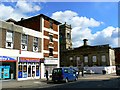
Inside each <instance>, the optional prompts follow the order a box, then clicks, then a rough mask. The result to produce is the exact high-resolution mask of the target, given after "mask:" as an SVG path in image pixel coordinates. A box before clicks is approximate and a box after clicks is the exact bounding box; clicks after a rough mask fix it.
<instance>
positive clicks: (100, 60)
mask: <svg viewBox="0 0 120 90" xmlns="http://www.w3.org/2000/svg"><path fill="white" fill-rule="evenodd" d="M83 41H84V44H83V46H80V47H78V48H74V49H73V50H68V51H64V52H63V53H62V54H61V57H62V61H64V62H62V63H61V66H74V67H76V66H77V67H78V68H79V70H82V68H84V69H85V70H92V71H93V72H94V73H102V70H106V71H107V73H108V74H109V73H113V72H115V52H114V49H112V48H111V47H110V46H109V45H108V44H107V45H98V46H90V45H87V39H84V40H83Z"/></svg>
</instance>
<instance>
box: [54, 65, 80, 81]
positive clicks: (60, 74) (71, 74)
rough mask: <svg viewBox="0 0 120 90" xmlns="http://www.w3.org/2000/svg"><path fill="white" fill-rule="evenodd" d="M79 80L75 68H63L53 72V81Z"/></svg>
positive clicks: (55, 69)
mask: <svg viewBox="0 0 120 90" xmlns="http://www.w3.org/2000/svg"><path fill="white" fill-rule="evenodd" d="M77 79H78V77H77V74H76V72H75V70H74V69H73V68H70V67H61V68H54V69H53V71H52V81H54V82H56V81H58V82H59V81H65V82H69V81H76V80H77Z"/></svg>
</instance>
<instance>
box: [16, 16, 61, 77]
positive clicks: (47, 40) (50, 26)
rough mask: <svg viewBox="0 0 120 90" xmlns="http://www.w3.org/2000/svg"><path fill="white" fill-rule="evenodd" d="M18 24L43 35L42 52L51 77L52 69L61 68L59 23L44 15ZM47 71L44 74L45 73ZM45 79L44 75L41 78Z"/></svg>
mask: <svg viewBox="0 0 120 90" xmlns="http://www.w3.org/2000/svg"><path fill="white" fill-rule="evenodd" d="M16 24H18V25H21V26H24V27H27V28H30V29H33V30H35V31H38V32H41V33H42V52H43V58H44V65H43V66H44V67H45V69H48V73H49V75H50V74H52V69H53V68H55V67H59V24H60V23H59V22H58V21H56V20H54V19H51V18H49V17H47V16H45V15H43V14H40V15H38V16H34V17H31V18H28V19H22V20H21V21H18V22H16ZM45 69H44V70H43V72H44V73H45ZM41 77H42V78H44V74H43V75H42V76H41Z"/></svg>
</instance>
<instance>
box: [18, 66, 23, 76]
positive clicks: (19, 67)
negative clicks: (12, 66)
mask: <svg viewBox="0 0 120 90" xmlns="http://www.w3.org/2000/svg"><path fill="white" fill-rule="evenodd" d="M18 78H22V65H18Z"/></svg>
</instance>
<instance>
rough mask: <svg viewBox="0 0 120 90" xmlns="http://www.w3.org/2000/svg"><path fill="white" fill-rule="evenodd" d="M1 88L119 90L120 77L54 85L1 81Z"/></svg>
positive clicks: (96, 77) (94, 76)
mask: <svg viewBox="0 0 120 90" xmlns="http://www.w3.org/2000/svg"><path fill="white" fill-rule="evenodd" d="M1 85H2V88H3V89H5V90H7V89H9V90H10V88H12V89H11V90H13V89H15V88H16V90H18V88H19V89H21V88H29V89H30V88H31V89H32V90H33V89H34V88H120V76H116V75H115V74H109V75H107V74H106V75H102V74H92V75H85V76H84V77H79V79H78V81H75V82H69V83H56V84H54V83H53V82H52V81H51V80H50V81H49V82H46V80H25V81H16V80H11V81H3V82H2V84H1Z"/></svg>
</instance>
